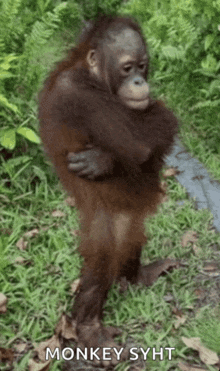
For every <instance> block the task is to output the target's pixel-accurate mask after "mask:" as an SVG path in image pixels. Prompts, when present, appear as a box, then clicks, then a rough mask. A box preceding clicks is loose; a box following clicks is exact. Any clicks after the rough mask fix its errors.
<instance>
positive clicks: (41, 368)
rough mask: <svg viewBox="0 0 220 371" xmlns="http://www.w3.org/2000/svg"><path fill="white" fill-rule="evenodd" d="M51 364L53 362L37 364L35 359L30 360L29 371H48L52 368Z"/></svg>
mask: <svg viewBox="0 0 220 371" xmlns="http://www.w3.org/2000/svg"><path fill="white" fill-rule="evenodd" d="M50 362H51V361H47V362H44V363H37V362H35V361H34V360H33V359H30V360H29V362H28V369H29V371H48V370H49V368H50Z"/></svg>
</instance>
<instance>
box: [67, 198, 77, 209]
mask: <svg viewBox="0 0 220 371" xmlns="http://www.w3.org/2000/svg"><path fill="white" fill-rule="evenodd" d="M65 201H66V204H67V205H69V206H72V207H74V206H76V201H75V198H74V197H67V199H66V200H65Z"/></svg>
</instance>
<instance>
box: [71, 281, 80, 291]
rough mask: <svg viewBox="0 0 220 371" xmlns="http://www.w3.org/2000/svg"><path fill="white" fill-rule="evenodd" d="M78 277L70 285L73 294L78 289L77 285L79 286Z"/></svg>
mask: <svg viewBox="0 0 220 371" xmlns="http://www.w3.org/2000/svg"><path fill="white" fill-rule="evenodd" d="M80 281H81V280H80V278H77V279H76V280H75V281H74V282H73V283H72V284H71V285H70V287H71V293H72V294H74V293H75V292H76V291H77V290H78V289H79V286H80Z"/></svg>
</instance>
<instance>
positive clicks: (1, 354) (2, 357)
mask: <svg viewBox="0 0 220 371" xmlns="http://www.w3.org/2000/svg"><path fill="white" fill-rule="evenodd" d="M13 359H14V352H13V350H12V349H6V348H0V361H2V362H12V361H13Z"/></svg>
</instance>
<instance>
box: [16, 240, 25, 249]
mask: <svg viewBox="0 0 220 371" xmlns="http://www.w3.org/2000/svg"><path fill="white" fill-rule="evenodd" d="M27 244H28V243H27V241H25V239H24V237H21V238H20V239H19V240H18V242H17V243H16V246H17V247H18V248H19V249H20V250H25V249H26V247H27Z"/></svg>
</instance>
